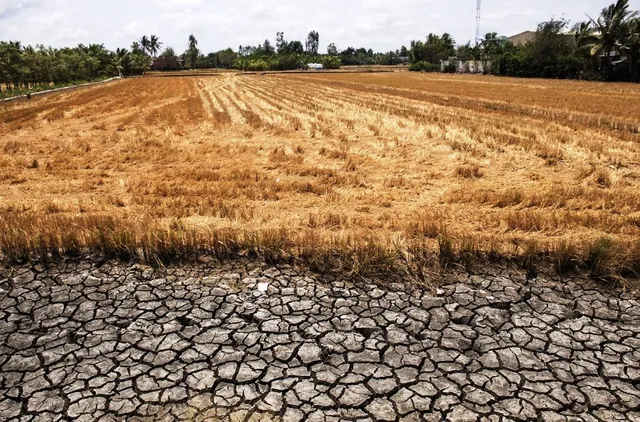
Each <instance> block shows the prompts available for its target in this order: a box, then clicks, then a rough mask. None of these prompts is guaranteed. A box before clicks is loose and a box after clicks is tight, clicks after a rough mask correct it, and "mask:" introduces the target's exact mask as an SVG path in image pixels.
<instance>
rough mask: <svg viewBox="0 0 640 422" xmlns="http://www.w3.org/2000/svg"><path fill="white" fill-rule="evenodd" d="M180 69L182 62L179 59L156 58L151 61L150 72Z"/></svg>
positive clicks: (174, 57)
mask: <svg viewBox="0 0 640 422" xmlns="http://www.w3.org/2000/svg"><path fill="white" fill-rule="evenodd" d="M178 69H182V60H181V59H180V58H179V57H176V56H172V57H158V58H157V59H153V63H152V64H151V70H178Z"/></svg>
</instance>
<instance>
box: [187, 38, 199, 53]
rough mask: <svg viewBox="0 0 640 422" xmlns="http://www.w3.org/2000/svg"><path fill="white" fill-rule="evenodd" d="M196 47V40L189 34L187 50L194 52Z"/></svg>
mask: <svg viewBox="0 0 640 422" xmlns="http://www.w3.org/2000/svg"><path fill="white" fill-rule="evenodd" d="M196 47H198V40H196V37H194V36H193V34H191V35H189V50H194V49H195V48H196Z"/></svg>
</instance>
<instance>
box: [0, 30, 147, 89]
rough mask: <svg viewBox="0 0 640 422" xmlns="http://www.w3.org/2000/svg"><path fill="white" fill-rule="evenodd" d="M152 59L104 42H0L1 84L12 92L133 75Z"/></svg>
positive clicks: (145, 66) (141, 70)
mask: <svg viewBox="0 0 640 422" xmlns="http://www.w3.org/2000/svg"><path fill="white" fill-rule="evenodd" d="M149 65H150V58H149V56H147V55H146V54H144V53H143V52H142V49H141V48H138V49H137V50H136V51H129V50H126V49H118V50H116V51H115V52H112V51H109V50H107V49H106V48H105V47H104V45H102V44H89V45H84V44H79V45H78V46H77V47H73V48H61V49H56V48H51V47H45V46H43V45H36V46H35V47H32V46H26V47H24V46H22V44H21V43H20V42H18V41H8V42H4V41H2V42H0V83H2V84H4V86H5V88H6V89H7V90H8V91H15V90H38V89H45V88H48V87H50V86H51V85H54V86H56V85H68V84H73V83H79V82H84V81H91V80H98V79H104V78H108V77H111V76H117V75H118V74H119V71H120V73H122V74H123V75H133V74H140V73H143V72H144V71H145V70H148V68H149Z"/></svg>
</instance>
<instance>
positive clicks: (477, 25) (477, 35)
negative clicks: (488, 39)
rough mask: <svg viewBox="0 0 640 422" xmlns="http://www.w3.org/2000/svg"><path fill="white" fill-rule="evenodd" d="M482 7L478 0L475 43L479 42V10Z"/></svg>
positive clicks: (480, 1)
mask: <svg viewBox="0 0 640 422" xmlns="http://www.w3.org/2000/svg"><path fill="white" fill-rule="evenodd" d="M481 9H482V0H478V8H477V9H476V10H477V13H476V45H479V44H480V10H481Z"/></svg>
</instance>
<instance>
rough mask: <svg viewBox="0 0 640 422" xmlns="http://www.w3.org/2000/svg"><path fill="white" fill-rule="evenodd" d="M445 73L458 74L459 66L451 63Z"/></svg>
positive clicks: (445, 68) (446, 67) (444, 70)
mask: <svg viewBox="0 0 640 422" xmlns="http://www.w3.org/2000/svg"><path fill="white" fill-rule="evenodd" d="M442 71H443V72H444V73H456V72H457V71H458V66H456V64H455V63H449V64H448V65H446V66H445V67H444V69H443V70H442Z"/></svg>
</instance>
